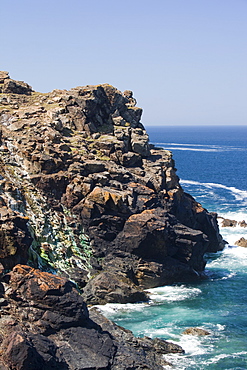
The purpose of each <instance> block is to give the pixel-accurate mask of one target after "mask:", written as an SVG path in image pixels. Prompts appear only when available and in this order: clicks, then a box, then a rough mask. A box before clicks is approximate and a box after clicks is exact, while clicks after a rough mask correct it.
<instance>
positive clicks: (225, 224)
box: [221, 218, 237, 227]
mask: <svg viewBox="0 0 247 370" xmlns="http://www.w3.org/2000/svg"><path fill="white" fill-rule="evenodd" d="M236 226H237V221H235V220H230V219H228V218H223V220H222V223H221V227H236Z"/></svg>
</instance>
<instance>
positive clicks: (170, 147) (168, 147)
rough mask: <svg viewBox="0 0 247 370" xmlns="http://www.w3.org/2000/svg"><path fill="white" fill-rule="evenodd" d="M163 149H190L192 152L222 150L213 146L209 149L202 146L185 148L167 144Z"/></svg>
mask: <svg viewBox="0 0 247 370" xmlns="http://www.w3.org/2000/svg"><path fill="white" fill-rule="evenodd" d="M165 149H167V150H187V151H188V150H189V151H192V152H219V151H222V150H219V149H214V148H211V149H204V148H189V147H188V148H185V147H173V146H167V147H166V148H165Z"/></svg>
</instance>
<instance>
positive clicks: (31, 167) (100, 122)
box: [0, 72, 224, 370]
mask: <svg viewBox="0 0 247 370" xmlns="http://www.w3.org/2000/svg"><path fill="white" fill-rule="evenodd" d="M141 113H142V110H141V109H140V108H137V107H136V101H135V99H134V98H133V94H132V92H131V91H125V92H124V93H121V92H120V91H118V90H117V89H116V88H114V87H112V86H110V85H108V84H104V85H98V86H85V87H77V88H75V89H72V90H70V91H66V90H54V91H52V92H51V93H47V94H41V93H37V92H34V91H33V90H32V88H31V87H30V86H29V85H28V84H26V83H24V82H22V81H14V80H12V79H10V77H9V75H8V73H7V72H0V129H1V131H0V277H1V283H0V306H1V318H0V368H1V369H5V370H9V369H22V370H24V369H28V370H34V369H35V370H37V369H46V370H47V369H89V368H90V369H102V370H103V369H116V370H117V369H121V370H124V369H157V370H158V369H162V366H163V365H164V364H165V363H164V360H163V359H162V354H163V353H167V352H183V351H182V349H181V348H180V347H179V346H175V345H172V344H170V343H167V342H165V341H161V340H158V339H156V340H154V341H152V340H151V339H150V338H143V339H140V338H139V339H138V338H134V337H133V335H132V333H131V332H129V331H127V330H124V329H122V328H119V327H118V326H117V325H115V324H113V323H111V322H109V321H108V320H106V319H105V318H104V317H103V316H102V315H101V314H100V313H99V312H97V310H95V309H94V310H92V311H91V314H90V316H89V312H88V309H87V306H86V304H85V302H87V303H91V304H96V303H106V302H121V303H124V302H136V301H140V300H142V301H145V300H148V296H147V295H146V293H145V288H150V287H155V286H159V285H164V284H167V283H172V282H174V281H178V280H180V281H181V280H185V279H192V278H199V277H200V275H201V274H202V273H203V270H204V266H205V262H204V259H203V255H204V253H205V252H209V251H210V252H214V251H217V250H220V249H222V248H223V247H224V242H223V241H222V238H221V236H220V235H219V231H218V225H217V221H216V215H215V214H210V213H208V212H207V211H206V210H205V209H203V208H202V206H201V205H200V204H198V203H197V202H196V201H195V200H194V199H193V198H192V197H191V196H190V195H188V194H186V193H184V191H183V189H182V188H181V186H180V184H179V179H178V177H177V176H176V169H175V167H174V161H173V159H172V154H171V153H170V152H169V151H166V150H163V149H158V148H155V147H154V146H152V145H150V143H149V140H148V135H147V133H146V131H145V129H144V127H143V125H142V124H141V122H140V118H141ZM20 264H22V265H20ZM27 264H28V266H27ZM11 269H13V270H12V272H9V271H10V270H11ZM38 269H39V270H38ZM50 273H55V274H56V275H54V274H50ZM67 279H70V280H71V281H72V282H73V283H72V282H71V281H69V280H67ZM75 287H77V289H78V288H79V289H80V291H81V293H82V295H79V294H78V292H77V290H76V288H75Z"/></svg>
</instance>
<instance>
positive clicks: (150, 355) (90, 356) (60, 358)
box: [0, 265, 183, 370]
mask: <svg viewBox="0 0 247 370" xmlns="http://www.w3.org/2000/svg"><path fill="white" fill-rule="evenodd" d="M0 289H1V292H0V295H1V298H0V305H1V319H0V367H1V369H3V370H9V369H12V370H13V369H18V370H51V369H59V370H61V369H62V370H66V369H71V370H76V369H81V370H83V369H85V370H87V369H95V370H96V369H99V370H100V369H102V370H103V369H115V370H118V369H121V370H125V369H126V370H127V369H153V370H162V369H163V365H165V364H166V362H165V361H164V359H163V358H162V355H163V354H165V353H183V350H182V348H181V347H180V346H178V345H175V344H173V343H169V342H166V341H163V340H161V339H155V340H152V339H150V338H147V337H144V338H142V339H141V338H135V337H134V336H133V334H132V333H131V332H130V331H129V330H125V329H123V328H120V327H119V326H117V325H116V324H113V323H111V322H110V321H109V320H107V319H106V318H105V317H103V316H102V315H101V314H100V313H99V312H98V311H97V310H93V311H92V313H91V314H90V313H89V312H88V309H87V306H86V304H85V303H84V301H83V299H82V297H81V296H80V295H79V293H78V291H77V290H76V288H75V286H74V285H73V284H72V283H71V282H69V281H68V280H67V279H64V278H61V277H58V276H55V275H53V274H50V273H47V272H41V271H40V270H36V269H34V268H32V267H30V266H25V265H16V266H15V267H14V269H13V271H12V272H11V273H9V274H8V275H5V278H4V282H2V283H1V285H0Z"/></svg>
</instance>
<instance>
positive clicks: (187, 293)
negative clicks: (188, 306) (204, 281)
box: [147, 285, 201, 303]
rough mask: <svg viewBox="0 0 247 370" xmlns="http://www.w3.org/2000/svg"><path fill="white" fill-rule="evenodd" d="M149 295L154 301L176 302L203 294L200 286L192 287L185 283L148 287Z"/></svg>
mask: <svg viewBox="0 0 247 370" xmlns="http://www.w3.org/2000/svg"><path fill="white" fill-rule="evenodd" d="M147 292H148V293H149V297H150V299H151V300H152V301H153V302H162V303H164V302H175V301H183V300H185V299H189V298H193V297H195V296H197V295H199V294H201V290H200V289H199V288H190V287H186V286H185V285H180V286H178V285H177V286H169V285H167V286H163V287H158V288H152V289H147Z"/></svg>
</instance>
